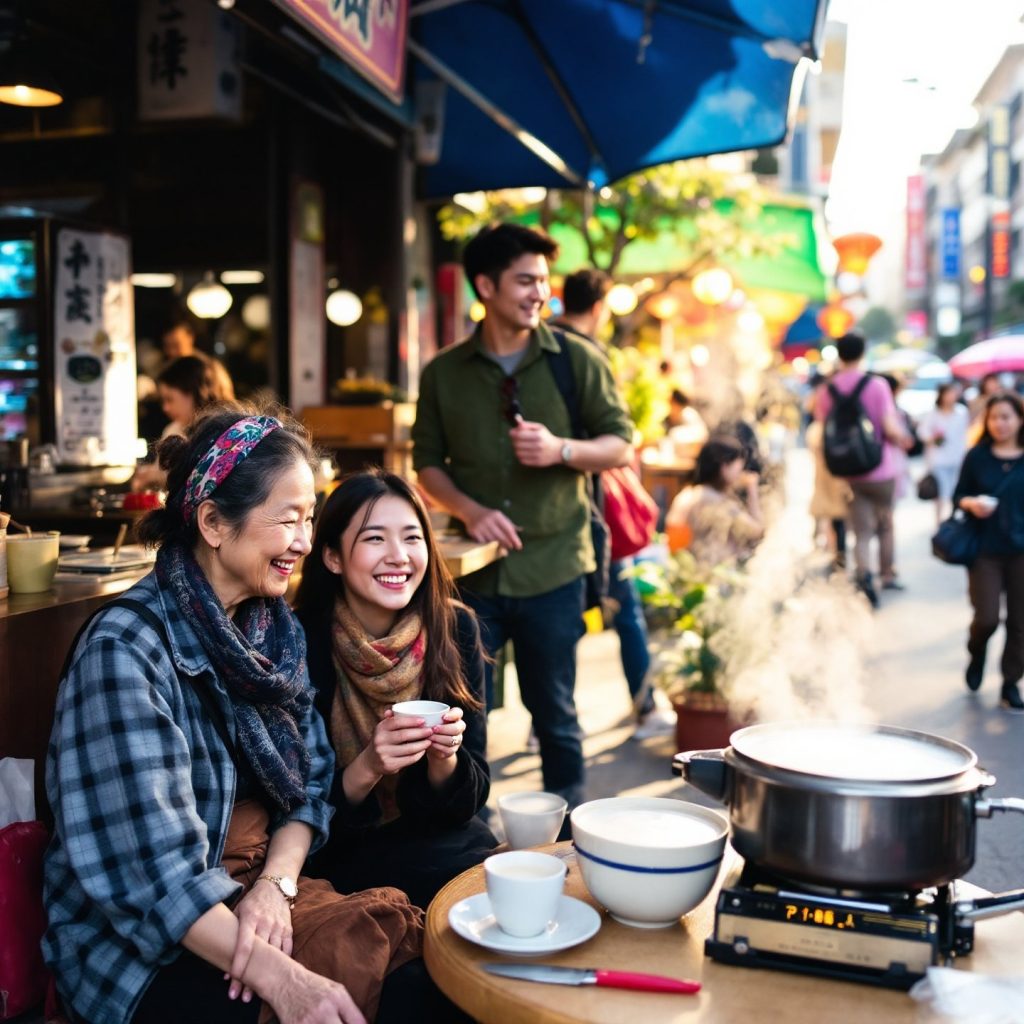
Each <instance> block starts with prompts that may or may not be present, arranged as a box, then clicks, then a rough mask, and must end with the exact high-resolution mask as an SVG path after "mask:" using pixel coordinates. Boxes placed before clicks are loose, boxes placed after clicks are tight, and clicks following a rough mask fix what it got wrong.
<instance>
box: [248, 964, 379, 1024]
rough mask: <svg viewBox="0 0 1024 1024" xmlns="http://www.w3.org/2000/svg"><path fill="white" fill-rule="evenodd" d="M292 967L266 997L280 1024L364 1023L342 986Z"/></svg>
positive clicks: (297, 966) (364, 1020)
mask: <svg viewBox="0 0 1024 1024" xmlns="http://www.w3.org/2000/svg"><path fill="white" fill-rule="evenodd" d="M293 964H294V967H295V970H294V971H290V972H289V973H288V975H287V976H286V977H285V979H284V981H283V982H282V983H281V984H278V985H276V986H274V991H273V992H271V993H269V994H268V995H267V996H266V997H265V998H266V1000H267V1002H269V1003H270V1005H271V1006H272V1007H273V1008H274V1011H275V1012H276V1014H277V1016H278V1019H279V1020H280V1022H281V1024H338V1022H339V1021H340V1022H341V1024H366V1018H365V1017H364V1016H363V1015H362V1013H361V1012H360V1010H359V1007H358V1006H356V1004H355V1002H354V1001H353V999H352V996H350V995H349V992H348V989H347V988H345V986H344V985H340V984H338V982H336V981H330V980H329V979H327V978H324V977H321V976H320V975H319V974H313V972H312V971H307V970H306V968H304V967H301V966H300V965H299V964H295V963H294V961H293Z"/></svg>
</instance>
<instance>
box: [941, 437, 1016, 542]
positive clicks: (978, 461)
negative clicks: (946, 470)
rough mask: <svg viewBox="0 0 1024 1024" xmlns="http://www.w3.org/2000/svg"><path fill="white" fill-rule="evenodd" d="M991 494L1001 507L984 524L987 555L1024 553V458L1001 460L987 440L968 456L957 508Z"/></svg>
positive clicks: (955, 499) (959, 483)
mask: <svg viewBox="0 0 1024 1024" xmlns="http://www.w3.org/2000/svg"><path fill="white" fill-rule="evenodd" d="M979 494H991V495H994V496H996V497H998V498H999V507H998V508H997V509H996V510H995V512H994V513H993V514H992V515H990V516H989V517H988V518H987V519H981V520H979V522H980V524H981V553H982V554H983V555H1013V554H1017V553H1019V552H1021V551H1024V456H1022V457H1020V458H1017V459H1000V458H997V457H996V456H995V455H993V454H992V446H991V444H989V443H988V442H987V441H982V442H981V443H980V444H976V445H975V446H974V447H973V448H972V449H971V450H970V451H969V452H968V453H967V455H966V456H965V457H964V464H963V466H961V467H960V479H959V480H958V481H957V485H956V490H955V491H954V492H953V505H954V506H959V504H960V499H961V498H976V497H977V496H978V495H979Z"/></svg>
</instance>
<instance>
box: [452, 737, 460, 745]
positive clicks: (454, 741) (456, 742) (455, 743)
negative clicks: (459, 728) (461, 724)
mask: <svg viewBox="0 0 1024 1024" xmlns="http://www.w3.org/2000/svg"><path fill="white" fill-rule="evenodd" d="M458 745H459V737H458V736H453V737H452V746H453V747H457V746H458Z"/></svg>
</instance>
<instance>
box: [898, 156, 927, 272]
mask: <svg viewBox="0 0 1024 1024" xmlns="http://www.w3.org/2000/svg"><path fill="white" fill-rule="evenodd" d="M924 214H925V202H924V176H923V175H921V174H912V175H911V176H910V177H909V178H907V253H906V276H905V281H904V283H905V286H906V289H907V291H908V292H916V291H920V290H921V289H923V288H924V286H925V285H926V284H927V283H928V254H927V242H926V239H925V224H924Z"/></svg>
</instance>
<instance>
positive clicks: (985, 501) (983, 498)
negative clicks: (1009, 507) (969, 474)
mask: <svg viewBox="0 0 1024 1024" xmlns="http://www.w3.org/2000/svg"><path fill="white" fill-rule="evenodd" d="M975 500H976V501H977V502H978V504H979V505H981V506H982V508H984V509H986V510H987V511H989V512H995V510H996V509H997V508H998V507H999V499H998V498H997V497H995V496H994V495H992V494H979V495H978V497H977V498H976V499H975Z"/></svg>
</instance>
